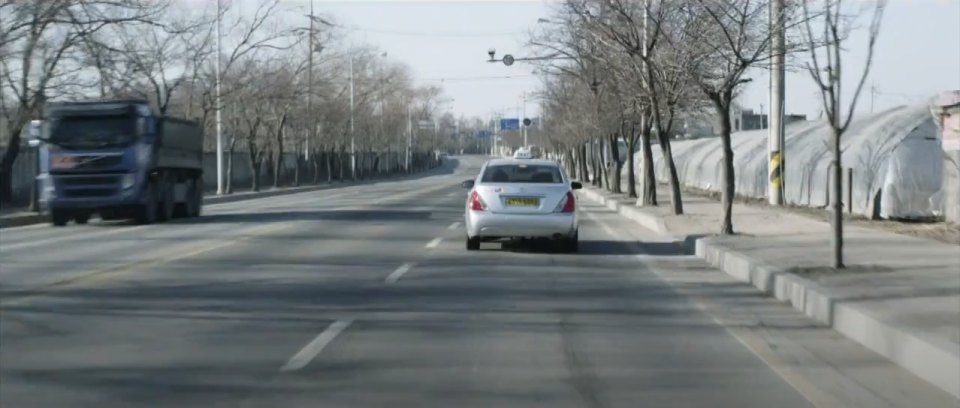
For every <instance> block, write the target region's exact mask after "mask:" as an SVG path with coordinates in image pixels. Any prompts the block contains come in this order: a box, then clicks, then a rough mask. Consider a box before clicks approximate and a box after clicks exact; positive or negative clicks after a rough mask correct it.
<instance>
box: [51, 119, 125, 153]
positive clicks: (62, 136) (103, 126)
mask: <svg viewBox="0 0 960 408" xmlns="http://www.w3.org/2000/svg"><path fill="white" fill-rule="evenodd" d="M134 130H135V120H134V118H133V117H132V116H128V115H113V116H66V117H60V118H56V119H53V120H52V121H51V123H50V142H51V143H53V144H56V145H59V146H63V147H68V148H71V147H72V148H95V147H118V146H127V145H129V144H130V143H132V142H133V140H134Z"/></svg>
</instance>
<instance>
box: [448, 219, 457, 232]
mask: <svg viewBox="0 0 960 408" xmlns="http://www.w3.org/2000/svg"><path fill="white" fill-rule="evenodd" d="M459 226H460V221H457V222H455V223H453V224H450V226H449V227H447V229H450V230H455V229H457V227H459Z"/></svg>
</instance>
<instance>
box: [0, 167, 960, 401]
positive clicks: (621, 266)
mask: <svg viewBox="0 0 960 408" xmlns="http://www.w3.org/2000/svg"><path fill="white" fill-rule="evenodd" d="M481 163H482V160H481V159H479V158H469V157H467V158H460V159H459V162H458V161H457V160H456V159H455V160H453V161H451V163H449V164H448V165H447V166H446V167H445V168H444V169H442V170H440V171H436V172H434V173H431V174H429V175H422V176H418V177H412V178H410V179H409V180H404V181H393V182H384V183H376V184H369V185H361V186H353V187H342V188H336V189H329V190H323V191H316V192H309V193H302V194H295V195H288V196H280V197H272V198H264V199H258V200H249V201H241V202H233V203H227V204H222V205H216V206H210V207H207V208H206V209H205V216H204V217H202V218H200V219H196V220H190V221H181V222H177V223H171V224H160V225H152V226H144V227H139V226H130V225H118V224H103V223H92V224H91V225H87V226H73V225H71V226H70V227H67V228H57V229H55V228H51V227H47V226H32V227H21V228H11V229H4V230H0V290H2V299H0V308H2V309H0V406H2V407H4V408H6V407H369V406H390V407H396V406H402V407H407V406H410V407H453V406H456V407H541V406H542V407H661V406H662V407H712V406H718V407H726V406H731V407H777V408H786V407H804V406H821V407H828V406H851V407H853V406H864V407H882V406H905V407H924V406H931V407H945V406H956V405H957V401H956V400H955V399H952V398H950V397H949V396H947V395H946V394H945V393H943V392H941V391H940V390H938V389H936V388H934V387H932V386H930V385H928V384H926V383H924V382H922V381H921V380H919V379H917V378H915V377H913V376H912V375H910V374H909V373H906V372H905V371H903V370H901V369H899V368H897V367H896V366H894V365H892V364H891V363H889V362H887V361H886V360H884V359H882V358H881V357H879V356H877V355H875V354H873V353H872V352H869V351H867V350H865V349H863V348H862V347H859V346H857V345H855V344H853V343H851V342H849V341H847V340H845V339H844V338H842V337H841V336H840V335H838V334H836V333H835V332H833V331H831V330H829V329H827V328H823V327H818V326H816V325H815V324H813V323H811V322H810V321H809V320H807V319H806V318H804V317H802V316H800V315H798V314H797V313H795V312H793V310H792V309H791V308H789V307H787V306H785V305H781V304H779V303H777V302H775V301H773V300H771V299H768V298H765V297H763V296H762V295H760V294H759V293H758V292H756V291H754V290H753V289H752V288H750V287H748V286H746V285H743V284H740V283H737V282H734V281H732V280H731V279H729V278H728V277H726V275H724V274H722V273H720V272H717V271H715V270H712V269H710V268H708V267H706V266H705V264H704V263H703V262H701V261H699V260H697V259H696V258H694V257H693V256H691V255H690V253H689V251H688V250H687V248H686V247H685V246H683V245H681V244H679V243H675V242H669V240H665V239H663V238H660V237H657V236H655V235H653V234H652V233H650V232H647V231H644V230H642V229H640V228H639V227H637V226H636V225H633V224H629V223H627V222H625V221H623V220H622V219H620V218H617V216H616V215H615V214H612V213H609V212H608V211H606V210H605V209H604V208H602V207H598V206H594V205H591V204H590V203H586V202H582V203H581V208H580V210H581V214H582V223H581V227H580V228H581V229H580V239H581V251H580V253H578V254H558V253H552V252H549V251H544V250H542V249H541V248H536V247H527V246H507V247H506V248H500V245H499V244H484V245H483V247H482V250H481V251H478V252H467V251H466V250H465V249H464V231H463V226H462V217H463V202H464V199H465V192H464V191H463V190H461V189H460V188H459V182H460V181H461V180H463V179H466V178H469V177H472V176H473V175H474V174H475V173H476V171H477V169H478V168H479V165H480V164H481Z"/></svg>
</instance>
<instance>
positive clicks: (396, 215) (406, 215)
mask: <svg viewBox="0 0 960 408" xmlns="http://www.w3.org/2000/svg"><path fill="white" fill-rule="evenodd" d="M431 214H432V213H431V212H430V211H396V210H331V211H283V212H264V213H233V214H213V215H207V216H203V217H200V218H197V219H194V220H190V221H189V222H185V223H189V224H210V223H241V222H250V223H262V222H284V221H321V220H322V221H350V222H382V221H423V220H429V219H430V217H431Z"/></svg>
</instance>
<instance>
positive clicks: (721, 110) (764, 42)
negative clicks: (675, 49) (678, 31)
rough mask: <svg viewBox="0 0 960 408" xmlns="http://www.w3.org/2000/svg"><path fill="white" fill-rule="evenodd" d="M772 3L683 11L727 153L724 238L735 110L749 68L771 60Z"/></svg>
mask: <svg viewBox="0 0 960 408" xmlns="http://www.w3.org/2000/svg"><path fill="white" fill-rule="evenodd" d="M768 2H769V0H759V1H758V0H725V1H714V0H695V1H692V2H688V3H682V4H681V6H680V7H679V8H678V10H677V12H678V13H679V15H680V16H681V18H683V19H684V20H685V21H686V23H685V24H684V29H683V32H684V36H685V37H686V38H688V39H689V41H687V42H686V43H685V46H686V47H690V48H691V50H690V52H689V55H691V56H694V58H691V59H690V60H689V61H688V62H687V67H688V70H689V73H690V76H691V78H692V79H693V81H694V83H695V84H696V86H697V87H698V88H699V89H700V90H701V91H702V92H703V94H704V95H705V96H706V97H707V99H709V100H710V102H711V104H712V105H713V108H714V111H715V112H716V119H717V122H718V124H719V128H720V140H721V144H722V151H723V167H722V176H723V188H722V190H721V202H722V205H723V221H722V222H721V225H720V233H721V234H733V233H734V229H733V199H734V196H735V194H736V191H735V189H736V182H735V174H734V166H733V162H734V161H733V147H732V146H731V139H730V134H731V132H732V126H731V122H730V115H731V114H730V109H731V106H732V105H733V99H734V97H735V96H736V95H737V92H738V91H739V90H740V88H741V87H742V85H743V84H745V83H747V82H749V81H750V79H749V78H747V77H745V74H746V72H747V70H749V69H750V68H751V67H754V66H756V65H757V64H758V62H761V61H763V60H765V59H767V58H769V53H768V48H769V46H770V33H769V29H768V28H769V24H768V23H767V21H768V19H767V17H768V15H767V9H768Z"/></svg>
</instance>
